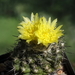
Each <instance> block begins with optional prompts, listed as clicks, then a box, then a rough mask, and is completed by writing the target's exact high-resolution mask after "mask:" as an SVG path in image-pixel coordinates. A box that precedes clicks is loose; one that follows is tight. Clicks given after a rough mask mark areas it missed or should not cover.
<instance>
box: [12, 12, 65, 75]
mask: <svg viewBox="0 0 75 75" xmlns="http://www.w3.org/2000/svg"><path fill="white" fill-rule="evenodd" d="M23 18H24V21H22V22H21V23H20V24H21V26H18V28H19V29H18V31H19V32H20V35H19V37H18V38H19V39H18V44H17V45H16V47H15V48H14V51H13V53H12V57H13V59H14V60H13V66H14V69H15V71H16V72H18V73H19V74H20V73H21V75H50V74H52V73H55V72H56V71H57V70H59V69H62V68H63V66H62V60H63V52H64V42H63V39H62V38H61V37H62V36H63V33H62V32H63V30H60V28H61V27H62V25H60V26H59V27H57V28H56V22H57V19H55V20H54V21H53V22H51V18H49V20H48V21H47V20H46V18H45V17H41V18H39V17H38V14H36V15H34V14H33V13H32V14H31V21H30V19H29V18H26V17H23Z"/></svg>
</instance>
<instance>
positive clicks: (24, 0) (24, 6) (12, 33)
mask: <svg viewBox="0 0 75 75" xmlns="http://www.w3.org/2000/svg"><path fill="white" fill-rule="evenodd" d="M32 12H34V13H39V14H40V16H45V17H47V18H48V17H50V16H51V17H52V20H53V19H55V18H58V25H60V24H63V29H64V30H65V31H64V34H65V37H64V40H65V44H66V50H65V52H66V54H67V56H68V58H69V59H70V61H71V63H72V65H73V67H75V50H74V49H75V0H43V1H42V0H0V55H2V54H4V53H6V52H8V51H11V50H13V47H14V46H15V43H16V40H17V37H16V36H18V31H17V26H18V25H19V23H20V22H21V21H22V16H27V17H29V18H30V15H31V13H32Z"/></svg>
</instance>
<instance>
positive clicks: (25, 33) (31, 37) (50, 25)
mask: <svg viewBox="0 0 75 75" xmlns="http://www.w3.org/2000/svg"><path fill="white" fill-rule="evenodd" d="M23 18H24V21H22V22H21V23H20V24H21V25H20V26H18V28H19V29H18V31H19V32H20V35H19V38H20V39H23V40H26V42H28V43H29V42H30V41H37V44H41V43H42V44H43V45H45V46H48V45H49V44H50V43H54V42H56V43H57V42H58V40H59V38H60V37H61V36H62V35H63V33H62V32H63V30H60V28H61V27H62V25H60V26H58V27H56V22H57V19H55V20H53V21H52V22H51V18H49V19H48V21H47V19H46V18H45V17H41V18H39V16H38V13H36V14H35V15H34V14H33V13H32V14H31V20H30V19H29V18H27V17H23Z"/></svg>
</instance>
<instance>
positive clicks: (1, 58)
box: [0, 53, 75, 75]
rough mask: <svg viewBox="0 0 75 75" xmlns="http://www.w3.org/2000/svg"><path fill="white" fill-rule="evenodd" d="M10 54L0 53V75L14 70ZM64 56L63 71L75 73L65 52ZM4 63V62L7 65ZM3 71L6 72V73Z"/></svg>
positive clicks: (69, 74)
mask: <svg viewBox="0 0 75 75" xmlns="http://www.w3.org/2000/svg"><path fill="white" fill-rule="evenodd" d="M10 56H11V53H6V54H3V55H0V75H13V74H12V72H14V71H13V68H12V67H13V64H11V62H12V60H13V59H12V58H11V57H10ZM64 58H65V59H63V67H64V72H65V73H66V74H67V75H75V71H74V70H73V68H72V66H71V63H70V61H69V59H68V57H67V56H66V54H65V53H64ZM8 62H9V63H8ZM4 64H6V65H7V66H6V65H4ZM8 65H9V66H8ZM7 70H9V71H8V72H7ZM4 72H6V74H5V73H4ZM14 75H15V74H14ZM16 75H17V74H16ZM19 75H21V74H19ZM52 75H53V74H52Z"/></svg>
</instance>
